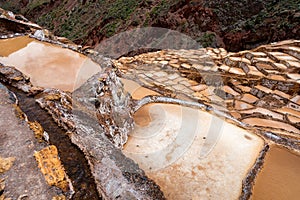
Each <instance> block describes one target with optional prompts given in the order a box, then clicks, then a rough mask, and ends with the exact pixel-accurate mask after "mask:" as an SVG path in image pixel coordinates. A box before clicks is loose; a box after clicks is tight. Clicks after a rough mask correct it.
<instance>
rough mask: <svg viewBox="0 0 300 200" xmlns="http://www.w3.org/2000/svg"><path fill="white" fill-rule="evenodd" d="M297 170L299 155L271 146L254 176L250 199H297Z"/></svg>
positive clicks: (298, 194) (299, 166)
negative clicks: (255, 176) (259, 170)
mask: <svg viewBox="0 0 300 200" xmlns="http://www.w3.org/2000/svg"><path fill="white" fill-rule="evenodd" d="M299 170H300V155H297V154H294V153H292V152H290V151H288V150H286V149H283V148H279V147H277V146H271V148H270V150H269V152H268V153H267V155H266V158H265V163H264V165H263V168H262V170H261V172H260V173H259V174H258V176H257V178H256V181H255V184H254V188H253V196H252V199H253V200H264V199H272V200H282V199H289V200H296V199H299V196H300V188H299V180H300V174H299Z"/></svg>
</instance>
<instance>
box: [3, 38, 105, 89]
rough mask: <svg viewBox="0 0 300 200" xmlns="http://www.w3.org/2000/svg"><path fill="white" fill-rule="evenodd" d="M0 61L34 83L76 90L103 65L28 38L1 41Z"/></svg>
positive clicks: (66, 50)
mask: <svg viewBox="0 0 300 200" xmlns="http://www.w3.org/2000/svg"><path fill="white" fill-rule="evenodd" d="M0 47H2V48H1V50H0V55H2V56H3V57H0V62H1V63H3V64H4V65H10V66H14V67H16V68H17V69H18V70H20V71H21V72H23V73H24V74H26V75H27V76H29V77H30V79H31V82H32V84H33V85H35V86H41V87H46V88H57V89H61V90H66V91H73V90H74V89H76V88H77V87H78V86H80V84H82V83H83V82H84V81H85V80H87V79H88V78H89V77H91V76H92V75H93V74H95V73H97V72H98V71H100V67H99V66H98V65H97V64H96V63H94V62H92V61H91V60H90V59H88V58H87V57H85V56H83V55H81V54H79V53H76V52H74V51H71V50H69V49H63V48H61V47H59V46H56V45H52V44H48V43H43V42H39V41H36V40H34V39H31V38H28V37H20V38H13V39H7V40H0Z"/></svg>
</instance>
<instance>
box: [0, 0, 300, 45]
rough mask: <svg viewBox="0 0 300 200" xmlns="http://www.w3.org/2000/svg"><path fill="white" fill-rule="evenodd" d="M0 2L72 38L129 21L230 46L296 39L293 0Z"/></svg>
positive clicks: (299, 12)
mask: <svg viewBox="0 0 300 200" xmlns="http://www.w3.org/2000/svg"><path fill="white" fill-rule="evenodd" d="M0 7H3V8H4V9H7V10H12V11H14V12H17V13H21V14H23V15H25V16H26V17H27V18H29V19H30V20H32V21H35V22H37V23H38V24H40V25H42V26H44V27H47V28H48V29H50V30H52V31H54V33H55V34H56V35H60V36H64V37H67V38H69V39H71V40H73V41H75V42H76V43H78V44H84V45H90V46H94V45H96V44H98V43H99V42H100V41H102V40H103V39H105V38H108V37H110V36H112V35H114V34H116V33H119V32H122V31H125V30H128V29H132V28H135V27H145V26H154V27H164V28H170V29H172V30H177V31H180V32H182V33H185V34H187V35H189V36H191V37H192V38H194V39H195V40H197V41H198V42H200V43H201V44H202V45H203V46H212V47H225V48H226V49H228V50H230V51H238V50H242V49H249V48H253V47H256V46H258V45H260V44H264V43H270V42H273V41H279V40H283V39H291V38H293V39H300V23H299V21H300V1H299V0H286V1H279V0H265V1H264V0H241V1H234V0H226V1H224V0H215V1H209V0H198V1H197V0H127V1H125V0H104V1H97V0H79V1H74V0H32V1H29V0H22V1H21V3H20V1H17V0H0Z"/></svg>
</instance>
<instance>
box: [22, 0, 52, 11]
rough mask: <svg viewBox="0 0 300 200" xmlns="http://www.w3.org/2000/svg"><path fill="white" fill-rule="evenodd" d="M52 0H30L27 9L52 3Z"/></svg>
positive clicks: (30, 9)
mask: <svg viewBox="0 0 300 200" xmlns="http://www.w3.org/2000/svg"><path fill="white" fill-rule="evenodd" d="M50 1H51V0H33V1H29V3H28V5H27V7H26V11H27V12H30V11H32V10H34V9H36V8H38V7H40V6H42V5H44V4H47V3H50Z"/></svg>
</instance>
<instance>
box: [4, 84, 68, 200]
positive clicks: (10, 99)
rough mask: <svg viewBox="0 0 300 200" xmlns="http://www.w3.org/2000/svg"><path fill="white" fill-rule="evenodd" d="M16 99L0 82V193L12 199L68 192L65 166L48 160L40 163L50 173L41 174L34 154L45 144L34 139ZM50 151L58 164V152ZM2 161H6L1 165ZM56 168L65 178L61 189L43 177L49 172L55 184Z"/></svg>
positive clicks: (42, 160)
mask: <svg viewBox="0 0 300 200" xmlns="http://www.w3.org/2000/svg"><path fill="white" fill-rule="evenodd" d="M17 102H18V100H17V99H16V96H15V95H14V94H13V93H12V92H10V91H9V90H8V89H7V88H6V87H5V86H3V85H2V84H0V132H1V134H0V158H1V159H0V162H1V163H0V166H1V167H0V168H1V169H0V180H1V182H2V180H3V181H4V182H3V183H1V185H2V184H3V185H5V187H4V188H0V189H1V195H2V194H3V195H4V197H5V198H11V199H18V198H19V199H22V198H29V199H52V197H55V196H57V195H60V194H62V192H64V194H65V195H66V196H69V195H71V194H72V189H71V188H72V185H71V183H70V181H69V179H68V178H67V176H66V174H65V172H64V170H61V169H60V168H53V165H52V164H53V163H51V162H50V163H47V165H43V164H42V165H41V167H42V168H44V169H47V170H48V172H51V173H52V174H51V173H48V174H47V175H46V174H44V175H45V177H44V176H43V174H42V173H40V171H39V170H38V166H37V162H36V161H35V159H34V156H33V155H34V153H35V151H39V150H41V149H42V148H44V147H46V146H47V144H46V143H40V142H38V140H36V138H35V134H34V132H33V130H31V129H30V127H29V125H28V124H27V122H28V121H27V117H26V115H25V114H24V113H23V112H22V111H21V110H20V108H19V107H18V105H17ZM8 124H9V126H7V125H8ZM49 155H50V156H54V157H55V160H56V166H61V163H60V160H59V157H58V155H57V153H56V154H55V153H54V154H49ZM2 158H5V159H2ZM8 161H10V162H8ZM40 161H41V162H42V163H43V162H46V159H45V158H43V157H42V158H40ZM4 163H6V164H5V165H3V164H4ZM55 172H57V173H61V175H62V176H61V177H62V178H63V179H64V181H65V182H64V189H63V191H62V190H61V189H59V188H57V187H51V186H50V185H48V184H47V183H46V181H45V178H46V176H51V178H50V177H49V178H50V179H52V180H53V182H52V183H53V184H56V182H55V181H56V180H55V178H56V174H55ZM69 197H70V196H69ZM1 198H2V196H1Z"/></svg>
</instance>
